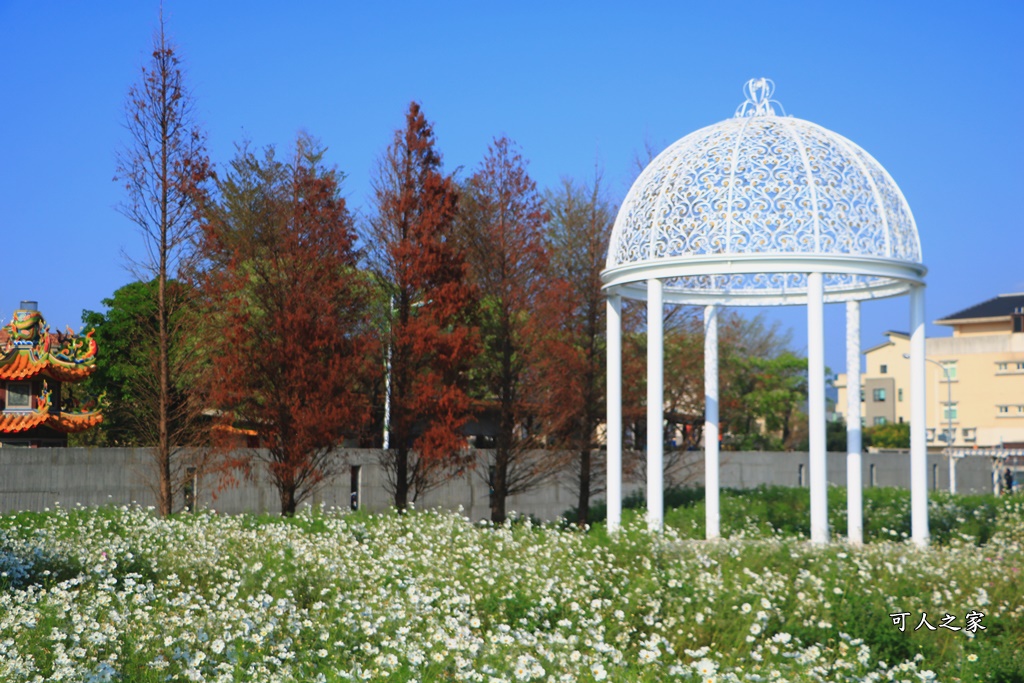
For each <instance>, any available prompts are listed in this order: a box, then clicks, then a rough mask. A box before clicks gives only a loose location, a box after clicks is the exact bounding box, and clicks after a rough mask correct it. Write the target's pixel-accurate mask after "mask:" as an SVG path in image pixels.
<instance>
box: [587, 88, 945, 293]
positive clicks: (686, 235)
mask: <svg viewBox="0 0 1024 683" xmlns="http://www.w3.org/2000/svg"><path fill="white" fill-rule="evenodd" d="M773 89H774V84H773V83H772V82H771V81H770V80H768V79H763V78H762V79H753V80H750V81H748V82H747V84H746V86H745V88H744V90H745V94H746V96H747V99H746V101H745V102H744V103H743V104H741V105H740V106H739V108H738V109H737V110H736V115H735V117H733V118H731V119H728V120H726V121H722V122H721V123H717V124H715V125H713V126H708V127H707V128H703V129H701V130H698V131H696V132H694V133H691V134H689V135H687V136H686V137H684V138H682V139H681V140H679V141H678V142H676V143H675V144H673V145H671V146H670V147H669V148H668V149H666V150H665V151H664V152H662V153H661V154H660V155H658V157H657V158H655V159H654V161H652V162H651V163H650V165H648V166H647V168H646V169H644V171H643V173H641V174H640V177H639V178H637V180H636V182H635V183H634V184H633V187H632V188H631V189H630V191H629V194H628V195H627V196H626V199H625V201H624V202H623V204H622V208H621V209H620V210H619V214H618V218H617V219H616V221H615V227H614V228H613V230H612V235H611V241H610V245H609V250H608V260H607V265H606V270H605V271H604V273H603V274H602V276H603V279H604V282H605V287H606V288H609V287H614V288H616V290H617V291H619V292H621V293H622V294H623V295H625V296H628V297H631V298H639V299H642V298H645V297H646V285H645V282H646V281H647V280H648V279H650V278H657V279H660V280H662V282H663V285H664V296H665V300H666V301H670V302H674V303H688V304H703V303H712V302H717V303H723V304H727V305H773V304H797V303H804V302H805V301H806V289H807V273H810V272H820V273H823V280H824V285H825V301H847V300H863V299H870V298H880V297H886V296H894V295H898V294H904V293H906V292H907V290H908V288H909V287H910V286H911V285H912V284H913V283H916V282H921V281H922V278H923V276H924V274H925V272H926V269H925V267H924V266H923V265H922V262H921V243H920V239H919V237H918V234H917V226H916V225H915V223H914V217H913V215H912V214H911V211H910V206H909V205H908V204H907V201H906V199H904V197H903V193H902V192H900V189H899V187H898V186H897V185H896V183H895V182H894V181H893V179H892V177H890V175H889V174H888V173H887V172H886V171H885V169H884V168H882V166H881V164H879V163H878V162H877V161H875V159H874V158H873V157H872V156H871V155H870V154H868V153H867V152H865V151H864V150H863V149H861V148H860V147H858V146H857V145H856V144H854V143H853V142H851V141H849V140H847V139H846V138H844V137H843V136H841V135H838V134H836V133H833V132H831V131H829V130H826V129H825V128H822V127H821V126H818V125H816V124H814V123H811V122H809V121H803V120H801V119H797V118H793V117H792V116H786V115H785V112H784V111H782V108H781V106H780V105H779V104H778V103H777V102H776V101H775V100H773V99H772V98H771V95H772V91H773ZM776 108H778V112H777V111H776Z"/></svg>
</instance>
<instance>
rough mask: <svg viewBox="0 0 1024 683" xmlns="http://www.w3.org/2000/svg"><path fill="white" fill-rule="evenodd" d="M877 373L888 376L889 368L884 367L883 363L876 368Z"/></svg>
mask: <svg viewBox="0 0 1024 683" xmlns="http://www.w3.org/2000/svg"><path fill="white" fill-rule="evenodd" d="M878 371H879V372H880V373H881V374H883V375H885V374H888V372H889V366H888V365H886V364H885V363H882V365H881V367H879V368H878Z"/></svg>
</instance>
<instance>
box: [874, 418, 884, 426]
mask: <svg viewBox="0 0 1024 683" xmlns="http://www.w3.org/2000/svg"><path fill="white" fill-rule="evenodd" d="M884 424H885V418H884V417H876V418H875V425H876V426H877V425H884Z"/></svg>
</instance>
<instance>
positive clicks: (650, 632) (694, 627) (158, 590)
mask: <svg viewBox="0 0 1024 683" xmlns="http://www.w3.org/2000/svg"><path fill="white" fill-rule="evenodd" d="M26 519H27V518H15V517H6V518H0V527H2V528H6V533H7V536H6V537H4V538H5V539H6V540H5V544H6V546H7V549H6V550H4V548H0V551H4V552H8V554H11V553H19V552H21V553H28V552H32V551H33V550H32V549H38V550H39V552H41V553H43V554H44V555H45V557H47V558H50V560H49V562H50V563H51V565H52V564H53V563H54V562H56V560H54V559H53V558H62V560H61V561H62V562H63V563H64V564H63V567H51V569H52V570H53V572H54V573H52V574H50V573H49V572H50V569H48V570H46V571H47V575H45V576H44V575H43V574H42V572H41V571H40V572H39V573H38V574H39V575H36V576H33V575H32V573H31V571H30V570H26V572H28V573H27V574H26V575H24V576H22V575H19V576H20V578H19V584H18V585H13V584H10V583H7V584H5V583H3V582H2V581H0V680H2V681H5V682H10V683H17V682H21V681H25V682H29V681H31V682H33V683H34V682H35V681H97V682H98V681H140V682H144V681H167V680H174V681H205V682H210V683H213V682H217V683H227V682H229V681H231V682H234V681H261V682H263V681H265V682H281V683H285V682H292V681H294V682H303V683H305V682H307V681H318V682H321V683H335V682H338V681H361V680H371V681H378V680H389V681H440V680H444V681H480V682H485V683H497V682H499V681H501V682H508V683H511V682H512V681H545V682H548V681H551V682H562V681H564V682H566V683H568V682H570V681H603V680H615V681H661V680H673V679H676V678H680V677H682V678H692V680H699V681H739V680H751V681H758V680H763V681H775V680H783V679H786V680H791V681H803V680H808V681H810V680H816V681H817V680H850V681H853V680H885V679H887V678H891V677H892V676H890V673H892V672H898V675H896V676H895V677H896V679H903V678H908V679H909V678H912V677H914V675H915V674H916V675H917V676H920V677H924V676H926V674H928V673H930V672H927V671H926V670H925V669H924V668H923V663H921V662H917V661H909V662H897V663H894V664H892V665H891V666H890V665H880V664H879V663H878V662H877V661H875V658H873V657H872V655H871V652H870V650H869V649H868V648H867V646H866V645H865V644H864V643H863V641H861V640H858V639H856V638H854V637H852V636H850V635H847V634H845V633H840V632H839V628H842V629H843V630H848V631H853V632H854V635H856V628H857V624H856V623H844V624H836V626H835V627H833V625H832V622H833V621H835V620H837V618H838V617H837V616H836V615H837V614H842V613H843V612H841V611H840V610H839V608H840V607H841V606H842V605H841V601H844V600H849V599H851V598H850V596H851V594H857V595H858V596H864V595H865V594H866V593H870V592H871V591H875V590H880V589H879V588H878V587H879V586H885V585H887V584H886V582H885V581H883V580H881V579H882V578H884V577H885V576H894V575H896V574H897V573H901V572H908V573H911V574H912V575H913V576H914V577H915V579H914V580H915V581H919V582H921V583H922V585H928V586H935V591H937V595H936V594H933V593H932V592H931V591H930V590H929V591H924V592H922V593H920V595H922V596H925V597H924V598H921V599H920V600H921V601H922V605H923V604H924V602H923V601H924V600H927V601H929V602H928V606H929V607H932V605H933V602H932V601H933V599H936V598H938V599H940V600H941V601H943V604H946V602H947V601H949V600H961V601H963V602H968V601H970V600H978V599H981V597H982V595H981V594H979V592H978V591H977V589H976V588H975V587H974V586H973V585H972V586H966V585H957V584H956V582H955V581H954V582H951V581H949V580H948V579H940V577H943V576H947V577H948V576H949V570H950V567H951V566H953V564H954V563H959V564H961V565H963V564H964V563H966V564H968V565H970V566H971V567H974V569H975V570H976V573H975V575H976V576H977V577H978V583H977V585H978V586H981V585H982V584H983V583H985V581H986V580H987V579H988V578H990V576H989V574H988V573H987V572H993V571H997V570H998V568H995V569H994V568H993V563H986V562H985V561H984V560H983V559H978V558H977V555H978V553H977V552H973V553H972V552H971V549H969V548H968V547H966V546H964V547H953V548H950V549H946V550H942V551H938V550H936V551H930V552H927V553H926V552H924V551H920V550H917V549H914V548H913V547H909V546H905V545H902V544H877V545H872V546H867V547H865V548H861V549H853V548H850V549H846V550H844V552H843V553H841V555H842V557H839V556H838V555H837V554H836V552H835V550H834V549H833V550H829V549H823V548H820V547H816V546H811V545H809V544H806V543H804V542H802V541H795V540H785V539H781V538H772V539H763V540H754V541H751V540H747V541H722V542H719V543H715V544H710V545H709V544H706V543H703V542H689V541H680V540H679V539H678V538H675V537H673V534H672V533H671V532H667V533H666V534H664V535H662V536H652V535H650V534H647V533H646V532H645V531H643V530H642V529H641V528H640V527H639V526H634V527H628V528H626V529H624V530H623V532H622V533H620V534H619V535H618V536H616V537H615V538H613V539H611V540H603V539H597V538H595V535H596V534H594V533H591V534H590V535H587V534H583V533H580V532H577V531H562V530H559V529H557V528H550V527H536V526H527V525H522V526H519V525H511V524H509V525H505V526H497V527H495V526H493V525H473V524H471V523H469V522H468V521H467V520H465V519H464V518H462V517H460V516H459V515H457V514H454V513H439V512H424V511H417V512H415V513H410V514H404V515H396V514H389V515H381V516H366V515H363V514H353V515H350V514H346V513H342V512H333V511H328V512H324V511H314V512H311V513H307V514H304V515H300V516H299V517H297V518H295V519H292V520H268V519H256V518H253V517H248V516H237V517H226V516H217V515H215V514H200V515H197V516H194V517H181V518H176V519H159V518H156V517H155V516H153V514H152V513H151V512H150V511H147V510H143V509H138V508H116V509H115V508H105V509H101V510H72V511H64V510H57V511H56V512H52V513H49V514H47V515H42V516H38V517H35V518H33V521H32V523H31V524H28V523H27V522H26ZM974 550H976V549H974ZM1002 552H1004V553H1008V552H1017V553H1020V548H1019V547H1018V546H1013V547H1012V548H1011V547H1009V546H1006V547H1004V548H1003V549H1002ZM772 557H774V558H784V561H780V562H776V563H773V564H768V563H766V562H762V561H760V560H763V559H764V558H772ZM5 561H6V562H7V565H6V566H14V565H15V564H16V562H15V561H14V560H10V559H9V560H5ZM17 566H22V565H20V564H18V565H17ZM780 566H792V567H793V571H792V572H789V573H787V572H785V571H782V570H780ZM62 572H63V574H62ZM23 573H24V572H23ZM865 574H866V575H868V576H870V577H872V579H871V582H869V583H864V582H863V580H862V576H863V575H865ZM961 574H962V572H961ZM877 597H878V599H879V601H880V604H883V605H884V604H885V603H886V602H887V601H893V602H895V601H898V600H902V601H903V602H902V603H901V604H906V598H907V596H905V595H901V596H888V595H882V594H879V595H878V596H877ZM941 606H942V605H934V608H935V609H938V608H940V607H941ZM950 606H953V605H950ZM955 606H956V607H960V606H961V605H959V604H957V605H955ZM911 607H916V606H914V605H911ZM986 609H987V612H986V613H987V614H990V615H992V618H998V617H996V616H995V615H996V614H998V613H999V611H1000V610H1009V607H1008V606H1006V605H1002V606H1001V605H995V604H993V605H989V606H987V608H986ZM890 611H891V610H890ZM1016 616H1017V617H1019V616H1020V615H1016ZM864 618H865V619H868V618H873V617H872V615H864ZM874 618H878V619H883V618H887V617H886V614H885V612H884V610H882V611H880V614H879V615H874ZM987 618H989V617H987ZM786 624H796V625H798V626H799V629H800V630H799V631H798V633H799V634H800V636H799V637H798V636H796V635H792V634H791V633H789V632H788V631H786V630H784V629H783V628H782V626H783V625H786ZM808 634H812V635H811V637H810V638H809V637H808ZM964 640H966V639H964ZM908 673H909V674H910V675H907V674H908Z"/></svg>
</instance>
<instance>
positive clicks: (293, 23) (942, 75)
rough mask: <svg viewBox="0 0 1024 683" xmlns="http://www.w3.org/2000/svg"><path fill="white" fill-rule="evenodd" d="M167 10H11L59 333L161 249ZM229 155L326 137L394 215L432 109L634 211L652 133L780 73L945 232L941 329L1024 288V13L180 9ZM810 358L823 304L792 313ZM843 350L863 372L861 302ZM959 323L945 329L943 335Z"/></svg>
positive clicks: (817, 115) (904, 304)
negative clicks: (811, 328) (130, 204)
mask: <svg viewBox="0 0 1024 683" xmlns="http://www.w3.org/2000/svg"><path fill="white" fill-rule="evenodd" d="M158 8H159V4H158V2H156V1H155V0H154V1H147V2H140V1H139V0H133V1H132V2H127V1H111V2H102V3H99V2H97V3H84V2H69V1H68V2H58V1H55V2H48V3H37V2H26V1H23V0H0V87H2V93H3V97H2V100H0V101H2V102H3V106H2V107H0V235H2V242H0V244H2V245H3V247H2V253H3V254H4V256H5V258H4V265H5V267H6V275H5V276H4V277H3V278H0V317H2V318H3V319H4V320H6V319H7V317H8V316H9V315H10V313H11V311H12V310H13V309H14V308H16V307H17V304H18V302H19V301H20V300H22V299H35V300H38V301H39V303H40V308H41V310H42V311H43V314H44V315H45V316H46V317H47V319H48V321H49V322H50V324H51V326H52V327H59V328H63V327H64V326H65V325H71V326H73V327H74V328H75V329H78V328H79V327H80V326H81V323H80V317H81V311H82V309H97V310H98V309H100V308H101V304H100V301H101V300H102V299H103V298H105V297H109V296H110V295H111V294H112V293H113V291H114V290H115V289H117V288H118V287H120V286H122V285H124V284H126V283H127V282H129V281H130V280H131V279H132V276H131V274H130V273H129V272H128V271H127V270H126V267H125V263H126V261H125V258H124V257H123V256H122V254H127V255H136V256H138V255H141V253H142V241H141V238H140V237H139V235H138V234H137V232H136V231H135V230H134V228H133V227H132V225H131V224H129V223H128V222H127V220H126V219H124V218H123V217H122V216H121V215H120V214H118V213H117V212H116V211H115V208H114V207H115V206H116V205H117V204H118V203H119V202H120V201H121V200H122V199H123V196H122V192H121V188H120V186H119V185H118V184H117V183H115V182H113V181H112V178H113V175H114V167H115V161H114V156H115V152H116V150H117V148H118V146H119V145H122V144H124V143H125V142H126V136H125V132H124V130H123V128H122V127H121V121H122V117H123V111H124V98H125V94H126V92H127V90H128V87H129V86H130V85H131V84H132V83H133V82H135V81H136V80H137V79H138V76H139V69H140V67H141V66H142V64H143V63H144V62H146V60H147V55H148V54H149V52H150V50H151V45H152V35H153V31H154V29H155V27H156V25H157V16H158ZM164 11H165V14H166V17H167V26H168V32H169V34H170V35H171V37H172V38H173V40H174V41H175V43H176V44H177V45H178V48H179V51H180V54H181V55H182V57H183V58H184V60H185V63H186V66H187V69H188V77H187V80H188V83H189V84H190V85H191V87H192V89H193V91H194V95H195V99H196V105H197V113H198V118H199V120H200V123H201V124H202V126H203V127H204V129H205V130H206V132H207V134H208V136H209V141H208V142H209V151H210V155H211V157H212V159H213V160H214V162H215V163H217V164H221V165H222V164H224V163H226V162H227V161H228V160H229V159H230V157H231V155H232V153H233V150H234V144H235V143H236V142H238V141H240V140H242V139H246V138H248V139H250V140H252V142H254V143H255V144H256V145H260V146H262V145H264V144H270V143H273V144H276V145H278V146H280V147H287V146H288V145H289V144H290V143H291V142H292V141H293V140H294V139H295V135H296V133H297V132H298V131H299V130H301V129H305V130H308V131H309V132H310V133H312V134H313V135H315V136H317V137H319V138H320V139H321V140H322V141H323V142H324V143H325V144H326V145H327V146H328V147H329V153H328V160H329V161H330V162H331V163H333V164H336V165H337V166H338V167H339V168H340V169H341V170H342V171H343V172H344V173H346V174H347V180H346V184H345V192H346V194H347V196H348V198H349V201H350V203H351V205H352V207H353V208H354V209H356V210H357V211H362V212H365V211H366V210H368V201H367V200H368V195H369V183H370V177H371V169H372V168H373V165H374V162H375V159H376V158H377V157H378V156H379V155H380V153H381V152H382V151H383V149H384V147H385V146H386V145H387V144H388V142H389V141H390V139H391V135H392V132H393V130H394V129H395V128H397V127H399V126H400V125H401V124H402V120H403V114H404V111H405V109H406V107H407V105H408V103H409V101H410V100H413V99H415V100H418V101H420V102H421V103H422V104H423V107H424V110H425V112H426V114H427V116H428V118H430V119H431V120H433V121H434V122H435V124H436V132H437V139H438V143H439V147H440V149H441V151H442V153H443V154H444V157H445V163H446V166H447V167H448V169H450V170H454V169H456V168H461V169H462V171H461V172H460V173H461V174H464V175H465V174H469V173H471V172H472V170H473V169H474V168H475V167H476V165H477V164H478V163H479V162H480V160H481V159H482V157H483V155H484V153H485V152H486V149H487V145H488V143H489V142H490V141H491V140H492V139H493V138H494V137H495V136H498V135H502V134H504V135H508V136H509V137H511V138H512V139H514V140H516V141H517V142H518V143H519V145H520V146H521V148H522V152H523V154H524V156H525V157H526V158H527V159H528V160H529V161H530V166H529V168H530V172H531V174H532V175H533V177H534V178H535V180H536V181H537V182H538V184H539V185H540V186H541V187H547V186H553V185H555V184H556V183H557V182H558V181H559V179H560V178H561V177H563V176H571V177H574V178H578V179H587V178H590V177H592V175H593V173H594V169H595V166H597V165H599V166H600V167H602V168H603V169H604V176H605V181H606V184H607V186H608V188H609V190H610V193H611V197H612V199H613V200H614V201H615V202H616V203H617V202H619V201H621V199H622V197H623V196H624V195H625V193H626V191H627V189H628V187H629V184H630V182H631V181H632V178H633V177H634V174H635V168H634V158H635V156H636V155H637V154H638V153H640V152H641V151H642V150H643V148H644V145H645V143H649V144H650V145H652V146H653V147H655V148H657V149H659V150H660V149H661V148H663V147H665V146H667V145H668V144H670V143H671V142H673V141H675V140H677V139H678V138H680V137H682V136H684V135H686V134H687V133H689V132H691V131H693V130H696V129H698V128H700V127H703V126H706V125H709V124H712V123H715V122H717V121H721V120H723V119H725V118H728V117H730V116H731V115H732V114H733V111H734V110H735V108H736V106H737V105H738V104H739V103H740V102H741V101H742V99H743V95H742V92H741V88H742V85H743V83H744V82H745V81H746V80H747V79H749V78H752V77H759V76H766V77H769V78H772V79H773V80H774V81H775V83H776V94H775V97H776V99H778V100H779V101H781V102H782V104H783V106H784V107H785V108H786V112H787V113H789V114H792V115H794V116H797V117H800V118H804V119H807V120H810V121H814V122H815V123H818V124H820V125H822V126H824V127H826V128H829V129H831V130H834V131H836V132H837V133H840V134H842V135H844V136H846V137H848V138H850V139H851V140H853V141H854V142H856V143H858V144H859V145H860V146H861V147H863V148H864V149H866V150H867V151H868V152H870V153H871V154H872V155H873V156H874V157H875V158H876V159H878V160H879V161H880V162H881V163H882V164H883V165H884V166H885V167H886V168H887V169H888V171H889V172H890V174H892V176H893V177H894V178H895V180H896V182H897V183H898V184H899V185H900V187H901V188H902V190H903V193H904V194H905V196H906V197H907V200H908V201H909V203H910V205H911V208H912V209H913V211H914V214H915V218H916V220H917V223H918V227H919V230H920V233H921V239H922V244H923V252H924V261H925V264H926V265H927V266H928V268H929V273H928V276H927V283H928V290H927V292H928V293H927V318H928V320H929V322H930V321H932V320H934V319H936V318H939V317H942V316H943V315H947V314H950V313H953V312H955V311H958V310H960V309H962V308H965V307H967V306H970V305H972V304H975V303H978V302H980V301H982V300H985V299H987V298H989V297H992V296H995V295H996V294H1000V293H1009V292H1022V291H1024V264H1022V255H1024V220H1022V218H1021V207H1020V205H1019V203H1020V202H1021V200H1022V199H1024V164H1022V160H1024V126H1022V125H1020V121H1021V120H1022V118H1024V87H1022V84H1024V47H1022V46H1024V40H1020V34H1021V32H1022V30H1024V3H1021V2H1016V1H1014V2H1009V1H1008V2H974V3H966V2H962V3H949V2H929V3H912V2H899V3H894V2H857V3H845V2H844V3H828V2H805V3H795V2H772V3H765V2H727V3H712V2H703V3H696V2H663V3H643V2H637V3H624V2H614V3H612V2H607V3H606V2H600V1H594V0H591V1H590V2H561V3H554V2H538V3H534V2H519V3H501V4H499V3H492V2H479V1H477V2H465V3H445V2H431V3H427V2H419V3H414V2H407V3H400V2H372V3H370V2H362V3H349V2H292V3H283V2H264V1H262V0H251V1H249V2H246V3H227V2H208V1H207V2H199V1H192V0H188V1H185V0H166V2H165V7H164ZM764 310H765V311H766V312H768V313H769V314H770V315H771V316H772V317H773V318H776V319H779V320H781V321H782V322H783V324H784V325H786V326H788V327H792V328H793V333H794V337H793V339H794V346H795V347H796V348H797V350H800V351H802V350H803V349H804V347H805V345H806V341H805V339H806V333H805V331H804V325H805V323H804V319H805V318H804V312H803V309H798V308H789V309H782V310H778V309H777V310H775V311H770V310H768V309H764ZM908 317H909V304H908V301H907V299H906V298H899V299H893V300H888V301H883V302H871V303H868V304H865V305H864V307H863V341H862V344H863V346H864V348H867V347H869V346H872V345H874V344H877V343H879V342H880V341H882V333H883V332H884V331H885V330H886V329H897V330H906V329H907V328H908ZM826 324H827V337H826V349H827V350H826V359H827V363H828V364H829V366H831V367H832V368H833V369H834V370H836V371H841V370H842V369H843V367H844V365H845V361H844V354H845V351H844V349H843V343H844V332H843V324H844V312H843V307H842V306H841V305H835V306H828V307H827V308H826ZM933 333H934V334H938V335H945V334H948V333H947V332H946V331H945V330H944V329H943V328H935V327H934V326H931V325H930V326H929V334H933Z"/></svg>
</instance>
